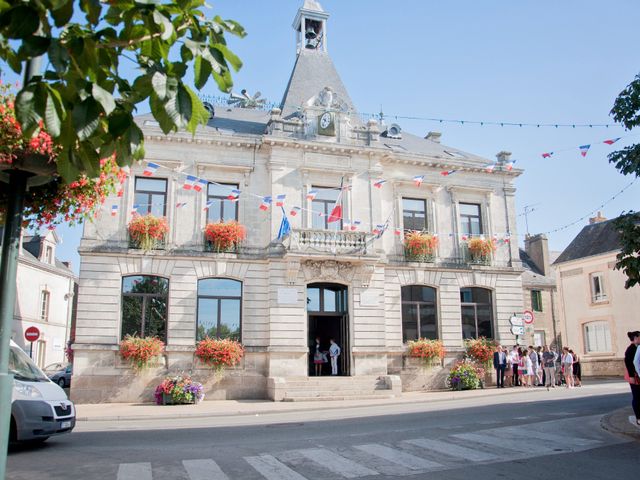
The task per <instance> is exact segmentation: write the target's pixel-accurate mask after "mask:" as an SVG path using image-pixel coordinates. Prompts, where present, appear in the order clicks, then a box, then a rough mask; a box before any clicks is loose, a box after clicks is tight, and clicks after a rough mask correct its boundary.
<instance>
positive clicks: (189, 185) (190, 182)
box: [182, 175, 198, 190]
mask: <svg viewBox="0 0 640 480" xmlns="http://www.w3.org/2000/svg"><path fill="white" fill-rule="evenodd" d="M197 180H198V179H197V178H196V177H194V176H193V175H187V178H185V179H184V185H182V188H184V189H185V190H192V189H193V186H194V185H195V183H196V181H197Z"/></svg>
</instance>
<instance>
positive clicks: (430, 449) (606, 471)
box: [7, 386, 640, 480]
mask: <svg viewBox="0 0 640 480" xmlns="http://www.w3.org/2000/svg"><path fill="white" fill-rule="evenodd" d="M541 390H542V389H541ZM425 398H428V397H425ZM628 403H629V394H628V393H627V392H626V390H624V389H623V388H621V387H620V386H617V387H615V388H595V387H594V388H589V387H585V388H584V389H574V390H573V391H567V390H564V389H563V390H560V389H557V391H553V390H552V391H551V392H546V391H535V392H531V393H527V394H522V393H519V394H509V393H508V392H506V393H505V394H502V395H499V396H495V397H487V398H476V399H469V400H459V401H458V400H456V401H452V402H440V403H437V404H435V403H433V402H432V403H430V402H428V401H425V402H418V403H415V404H408V405H407V404H405V405H385V406H372V407H364V408H351V409H336V408H327V409H326V410H315V411H306V412H289V413H278V414H270V415H264V416H255V415H251V416H249V415H244V416H228V417H216V418H212V419H203V418H193V419H188V418H187V419H185V418H183V419H167V420H166V421H165V420H143V421H136V422H133V421H129V422H127V421H122V422H102V423H97V422H96V423H91V422H80V423H79V425H78V427H77V431H75V432H73V433H72V434H71V435H66V436H61V437H57V438H52V439H50V440H49V442H47V443H46V444H45V445H43V446H40V447H27V448H18V449H13V451H12V452H11V453H10V456H9V462H8V477H7V478H8V479H11V480H36V479H38V480H41V479H52V480H54V479H65V480H76V479H77V480H80V479H82V480H85V479H105V480H106V479H108V480H161V479H171V480H236V479H238V480H265V479H266V480H342V479H344V478H361V479H363V480H368V479H379V480H384V479H390V478H401V477H408V478H411V479H436V480H437V479H442V480H444V479H447V480H456V479H465V480H467V479H469V478H473V479H474V480H480V479H495V478H509V479H511V478H518V479H528V478H536V479H539V478H544V477H545V476H549V475H553V477H554V478H563V480H570V479H580V480H589V479H607V480H609V479H612V478H636V477H637V468H638V458H639V457H640V443H638V442H634V441H631V440H630V439H629V438H627V437H622V436H616V435H612V434H610V433H609V432H606V431H604V430H603V429H602V428H601V427H600V423H599V422H600V418H601V417H602V415H603V414H605V413H608V412H610V411H612V410H615V409H617V408H620V407H623V406H626V405H627V404H628Z"/></svg>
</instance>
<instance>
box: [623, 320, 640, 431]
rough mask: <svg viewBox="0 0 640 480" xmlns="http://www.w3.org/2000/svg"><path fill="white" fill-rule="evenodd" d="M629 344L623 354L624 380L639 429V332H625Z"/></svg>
mask: <svg viewBox="0 0 640 480" xmlns="http://www.w3.org/2000/svg"><path fill="white" fill-rule="evenodd" d="M627 336H628V337H629V340H630V341H631V344H630V345H629V346H628V347H627V350H626V351H625V352H624V366H625V369H624V378H625V380H626V381H627V382H629V386H630V387H631V398H632V400H631V406H632V407H633V413H634V414H635V416H636V425H637V426H638V427H640V348H638V347H639V346H640V331H637V330H636V331H635V332H627Z"/></svg>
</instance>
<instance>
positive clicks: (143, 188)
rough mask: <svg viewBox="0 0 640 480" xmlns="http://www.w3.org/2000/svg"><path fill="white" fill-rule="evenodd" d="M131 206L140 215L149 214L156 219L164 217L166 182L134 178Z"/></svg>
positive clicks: (155, 179)
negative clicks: (134, 189)
mask: <svg viewBox="0 0 640 480" xmlns="http://www.w3.org/2000/svg"><path fill="white" fill-rule="evenodd" d="M133 204H134V205H135V206H136V211H137V212H138V213H139V214H140V215H146V214H147V213H151V214H153V215H155V216H156V217H164V216H165V215H166V214H167V180H166V179H164V178H144V177H136V191H135V196H134V199H133Z"/></svg>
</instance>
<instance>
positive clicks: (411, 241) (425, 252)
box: [404, 232, 438, 263]
mask: <svg viewBox="0 0 640 480" xmlns="http://www.w3.org/2000/svg"><path fill="white" fill-rule="evenodd" d="M437 248H438V237H436V236H435V235H431V234H429V233H424V232H410V233H408V234H407V235H406V236H405V237H404V256H405V259H406V260H407V261H410V262H425V263H431V262H433V261H434V259H435V254H436V249H437Z"/></svg>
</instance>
